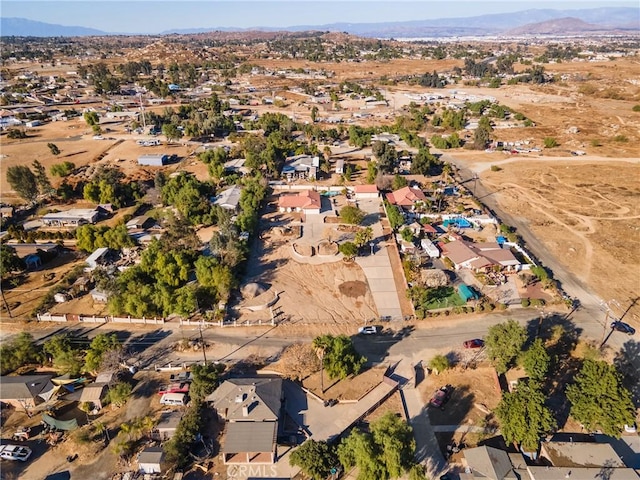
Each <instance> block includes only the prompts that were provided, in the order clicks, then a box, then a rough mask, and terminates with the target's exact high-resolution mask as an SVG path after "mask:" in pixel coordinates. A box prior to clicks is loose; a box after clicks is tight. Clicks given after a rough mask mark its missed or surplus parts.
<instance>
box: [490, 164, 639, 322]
mask: <svg viewBox="0 0 640 480" xmlns="http://www.w3.org/2000/svg"><path fill="white" fill-rule="evenodd" d="M501 168H502V170H501V171H498V172H494V171H490V170H487V171H485V172H483V174H482V181H483V182H484V183H485V184H486V185H487V186H488V187H489V188H490V189H492V190H494V191H496V192H498V193H497V198H498V202H499V203H500V204H501V206H502V208H504V210H506V211H508V212H511V213H512V214H513V215H516V216H519V217H523V218H525V219H526V220H527V221H528V225H529V227H530V228H531V230H532V231H533V232H534V233H535V234H536V236H537V237H538V238H539V239H540V241H541V242H542V243H543V244H544V245H545V246H546V247H547V248H548V249H549V250H550V251H551V252H552V253H553V255H554V256H555V257H556V259H558V260H559V261H560V262H561V263H562V264H563V265H564V266H565V267H566V269H567V270H569V271H570V272H572V273H574V274H575V275H576V276H577V277H578V278H580V279H581V280H583V281H584V282H585V283H586V284H587V285H589V286H591V287H592V288H593V289H594V290H595V292H596V293H597V294H598V295H599V296H600V297H601V298H602V299H603V300H605V301H608V300H611V299H614V300H616V301H618V302H619V303H620V305H621V306H622V311H620V312H615V313H617V314H618V315H620V314H621V313H622V312H623V311H624V310H625V309H626V308H627V306H629V305H630V304H631V302H632V301H633V299H635V298H637V296H638V271H640V221H639V220H640V204H639V203H638V198H640V165H639V164H638V163H637V162H636V163H630V162H620V161H613V160H610V161H606V162H595V161H591V160H584V161H562V160H559V159H557V160H554V161H536V160H535V159H520V160H519V161H515V162H512V163H508V164H504V165H502V167H501ZM629 315H630V318H629V320H630V321H632V320H631V319H632V318H633V319H634V321H635V322H637V321H638V320H639V319H640V309H639V308H638V306H635V307H634V308H632V310H630V312H629Z"/></svg>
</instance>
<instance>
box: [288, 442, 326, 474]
mask: <svg viewBox="0 0 640 480" xmlns="http://www.w3.org/2000/svg"><path fill="white" fill-rule="evenodd" d="M336 463H337V459H336V456H335V454H334V452H333V450H332V448H331V447H330V446H329V444H328V443H327V442H325V441H319V442H318V441H316V440H314V439H312V438H311V439H309V440H307V441H306V442H304V443H303V444H302V445H300V447H298V448H297V449H296V450H294V451H293V453H292V454H291V456H290V457H289V464H290V465H292V466H294V467H300V469H301V470H302V471H303V472H304V473H305V475H307V476H309V477H311V478H312V479H313V480H324V479H325V478H327V477H328V476H329V474H330V473H331V468H333V467H334V466H335V465H336Z"/></svg>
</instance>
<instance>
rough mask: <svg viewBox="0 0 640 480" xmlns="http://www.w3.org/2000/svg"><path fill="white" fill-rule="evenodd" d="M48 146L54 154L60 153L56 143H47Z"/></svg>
mask: <svg viewBox="0 0 640 480" xmlns="http://www.w3.org/2000/svg"><path fill="white" fill-rule="evenodd" d="M47 147H49V150H50V151H51V154H52V155H60V149H59V148H58V146H57V145H56V144H55V143H47Z"/></svg>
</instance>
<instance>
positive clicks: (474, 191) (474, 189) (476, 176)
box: [473, 173, 478, 197]
mask: <svg viewBox="0 0 640 480" xmlns="http://www.w3.org/2000/svg"><path fill="white" fill-rule="evenodd" d="M477 183H478V174H477V173H474V174H473V196H474V197H475V196H476V184H477Z"/></svg>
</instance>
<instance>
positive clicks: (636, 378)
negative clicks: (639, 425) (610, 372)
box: [613, 340, 640, 408]
mask: <svg viewBox="0 0 640 480" xmlns="http://www.w3.org/2000/svg"><path fill="white" fill-rule="evenodd" d="M639 361H640V343H639V342H637V341H636V340H627V341H626V342H625V343H624V344H623V345H622V349H621V350H620V351H619V352H618V353H616V355H615V357H614V359H613V364H614V365H615V366H616V369H617V370H618V371H619V372H620V373H621V374H622V381H623V385H624V386H625V387H626V388H627V389H629V391H630V392H631V398H632V401H633V404H634V405H635V407H636V408H639V407H640V373H639V372H640V367H639V366H638V362H639ZM634 362H635V363H634Z"/></svg>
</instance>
